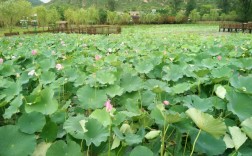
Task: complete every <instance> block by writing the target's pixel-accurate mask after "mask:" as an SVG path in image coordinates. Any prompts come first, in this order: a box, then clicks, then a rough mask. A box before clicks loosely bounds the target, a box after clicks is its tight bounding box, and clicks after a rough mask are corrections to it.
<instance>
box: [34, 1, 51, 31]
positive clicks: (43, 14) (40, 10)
mask: <svg viewBox="0 0 252 156" xmlns="http://www.w3.org/2000/svg"><path fill="white" fill-rule="evenodd" d="M34 10H35V12H36V13H37V16H38V23H39V25H40V26H42V27H43V28H44V27H45V26H46V25H47V24H48V22H47V20H48V18H47V9H46V8H45V7H44V6H38V7H36V8H34Z"/></svg>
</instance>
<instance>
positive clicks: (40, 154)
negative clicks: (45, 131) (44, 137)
mask: <svg viewBox="0 0 252 156" xmlns="http://www.w3.org/2000/svg"><path fill="white" fill-rule="evenodd" d="M51 145H52V143H46V142H41V143H39V144H38V145H37V146H36V148H35V151H34V152H33V154H32V156H46V152H47V150H48V148H49V147H50V146H51Z"/></svg>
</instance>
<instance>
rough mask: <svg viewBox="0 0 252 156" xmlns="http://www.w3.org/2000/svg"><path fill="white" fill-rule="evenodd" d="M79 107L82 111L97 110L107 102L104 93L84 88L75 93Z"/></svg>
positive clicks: (87, 87)
mask: <svg viewBox="0 0 252 156" xmlns="http://www.w3.org/2000/svg"><path fill="white" fill-rule="evenodd" d="M77 96H78V99H79V101H80V105H81V107H82V108H84V109H97V108H102V107H104V103H105V102H106V100H107V96H106V92H105V91H103V90H98V89H94V88H91V87H89V86H85V87H82V88H80V89H79V90H78V91H77Z"/></svg>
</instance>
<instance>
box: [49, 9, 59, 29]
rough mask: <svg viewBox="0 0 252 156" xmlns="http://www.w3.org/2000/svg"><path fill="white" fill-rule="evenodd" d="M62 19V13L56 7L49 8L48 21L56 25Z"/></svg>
mask: <svg viewBox="0 0 252 156" xmlns="http://www.w3.org/2000/svg"><path fill="white" fill-rule="evenodd" d="M59 20H60V15H59V13H58V11H57V9H56V8H55V7H53V8H51V9H49V10H48V14H47V22H48V23H49V24H52V25H54V24H55V23H56V22H57V21H59Z"/></svg>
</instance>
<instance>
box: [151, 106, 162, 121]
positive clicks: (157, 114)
mask: <svg viewBox="0 0 252 156" xmlns="http://www.w3.org/2000/svg"><path fill="white" fill-rule="evenodd" d="M151 118H152V119H154V120H155V122H156V123H157V124H159V125H164V121H165V117H164V113H163V112H162V111H161V110H160V109H158V108H157V107H155V108H154V109H152V111H151Z"/></svg>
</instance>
